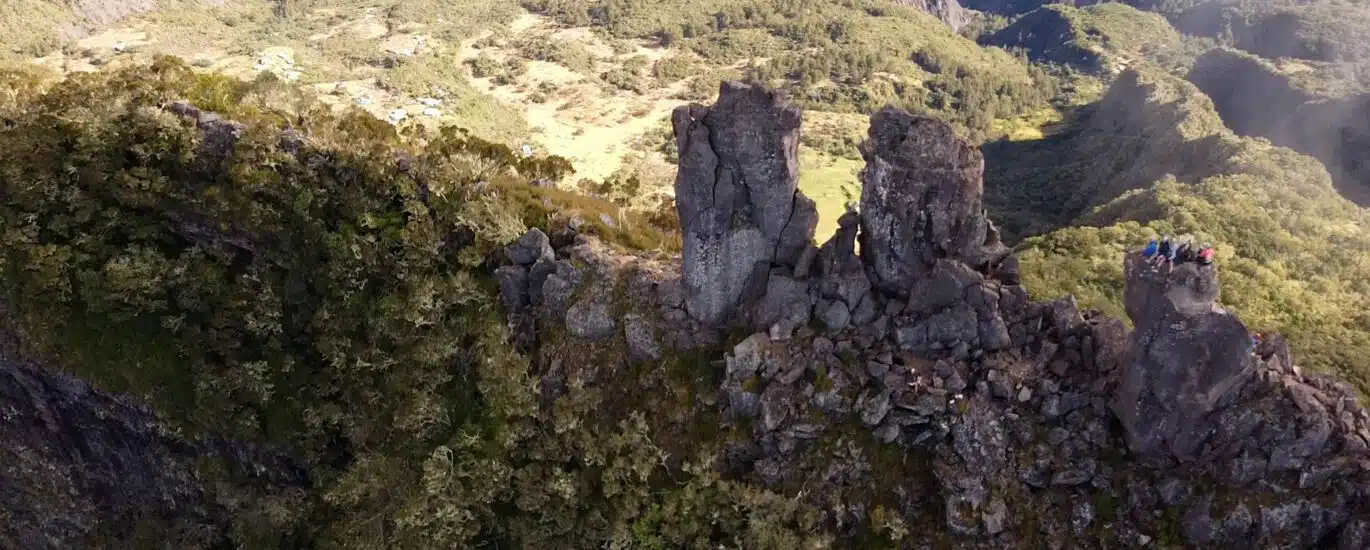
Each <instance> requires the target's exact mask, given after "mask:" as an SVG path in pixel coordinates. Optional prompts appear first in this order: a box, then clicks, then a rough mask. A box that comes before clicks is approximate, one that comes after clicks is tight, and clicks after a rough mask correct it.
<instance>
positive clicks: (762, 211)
mask: <svg viewBox="0 0 1370 550" xmlns="http://www.w3.org/2000/svg"><path fill="white" fill-rule="evenodd" d="M800 119H801V116H800V113H799V109H797V108H794V107H792V106H790V105H788V104H786V103H785V102H784V100H783V99H782V98H781V97H779V96H778V95H777V94H776V93H775V92H773V91H770V90H766V89H763V88H760V87H753V86H750V85H747V84H743V83H740V82H725V83H724V84H723V85H722V87H721V89H720V90H719V97H718V102H717V103H716V104H714V105H713V106H711V107H704V106H702V105H698V104H692V105H689V106H683V107H678V108H676V110H675V112H674V113H672V115H671V122H672V126H673V127H674V130H675V136H676V143H677V146H678V148H679V150H680V170H679V171H678V173H677V174H676V183H675V193H676V208H677V211H678V213H679V214H680V221H681V224H680V225H681V229H682V233H683V240H684V252H683V255H684V257H683V261H684V264H685V271H684V279H683V282H684V285H685V304H686V310H687V311H689V312H690V314H691V315H692V316H694V317H695V318H696V319H699V320H700V321H702V322H704V323H706V324H710V325H719V324H722V323H723V322H725V321H726V320H728V318H729V316H730V315H731V314H732V313H734V312H735V311H736V309H737V307H738V306H739V305H740V302H741V301H742V298H743V295H744V293H746V292H748V291H749V290H751V291H755V290H757V289H764V288H766V279H767V277H768V275H769V273H770V269H771V267H772V266H773V265H780V266H787V267H791V268H792V267H794V266H795V265H796V264H797V263H798V262H799V257H800V255H801V254H802V253H803V251H804V249H805V247H806V246H808V244H809V242H810V241H812V240H813V231H814V226H815V225H816V224H817V222H818V214H817V211H816V210H815V209H814V204H813V201H812V200H809V199H808V198H807V197H805V196H804V194H803V193H801V192H800V191H799V158H798V150H799V149H798V148H799V124H800Z"/></svg>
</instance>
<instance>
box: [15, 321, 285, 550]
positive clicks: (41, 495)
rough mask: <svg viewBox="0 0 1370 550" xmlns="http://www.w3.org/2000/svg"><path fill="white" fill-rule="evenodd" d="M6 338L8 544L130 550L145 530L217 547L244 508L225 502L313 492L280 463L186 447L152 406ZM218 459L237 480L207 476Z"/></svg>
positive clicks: (244, 449)
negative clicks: (29, 354)
mask: <svg viewBox="0 0 1370 550" xmlns="http://www.w3.org/2000/svg"><path fill="white" fill-rule="evenodd" d="M0 340H2V341H0V547H3V548H25V549H35V550H36V549H45V548H52V549H58V548H120V547H123V548H127V547H131V546H133V545H134V543H133V540H134V538H135V536H136V535H137V534H138V531H139V530H140V529H142V530H147V531H146V532H145V533H143V535H144V536H146V534H147V533H151V532H165V533H166V536H165V538H161V539H160V540H162V541H164V542H165V543H166V544H169V545H174V546H176V547H178V548H210V547H216V546H219V545H223V544H227V543H228V541H229V538H228V536H229V533H230V531H231V528H232V518H233V517H234V516H235V514H236V513H238V512H241V510H232V509H230V508H228V507H226V504H228V503H229V502H232V501H233V499H239V500H240V501H241V502H249V503H255V502H259V501H258V499H261V498H264V497H266V496H267V495H273V494H274V495H280V494H282V493H284V492H286V491H288V490H289V489H291V488H299V489H303V488H306V487H307V485H308V480H307V479H306V478H305V475H304V473H303V470H301V469H300V468H299V467H297V466H296V465H295V464H293V463H292V462H291V461H290V460H289V459H288V458H286V457H284V456H281V455H276V454H271V453H268V452H264V451H262V450H259V449H255V448H253V447H251V446H249V445H246V444H242V443H238V442H232V441H223V440H204V441H193V440H187V439H185V438H183V437H180V436H178V435H175V434H174V433H173V431H172V430H170V429H168V428H167V427H165V426H164V425H162V424H161V422H160V421H159V420H158V419H157V417H156V416H154V415H153V413H152V412H151V411H149V410H147V409H145V408H142V407H137V406H134V405H131V404H129V403H128V402H126V401H124V400H123V399H121V398H119V397H116V396H111V395H108V394H105V393H102V392H99V391H96V390H94V389H92V388H91V387H90V386H89V385H87V384H86V383H84V382H82V381H80V380H77V379H74V378H71V377H69V376H66V375H62V374H57V373H54V372H51V371H49V370H47V368H45V367H44V366H41V365H38V364H35V363H33V362H30V361H27V360H25V359H24V358H22V357H20V356H19V355H17V353H16V349H17V348H16V342H15V341H14V339H13V337H12V335H11V334H9V333H0ZM214 462H218V463H219V464H220V465H222V467H224V468H225V470H226V473H227V475H228V476H230V478H231V479H232V480H233V482H231V483H230V482H229V480H228V479H216V478H215V477H213V475H211V474H209V472H208V471H207V470H203V469H201V467H202V466H204V465H205V464H210V463H214ZM215 483H220V484H221V485H218V486H217V487H216V486H214V485H213V484H215ZM234 485H236V487H234ZM253 487H255V489H247V488H253ZM234 490H236V491H240V493H239V494H237V495H232V496H230V495H231V491H234ZM211 492H215V493H218V494H219V496H221V497H227V498H226V499H225V501H220V500H216V498H215V497H213V496H212V495H211ZM248 515H250V514H248ZM121 541H122V542H121Z"/></svg>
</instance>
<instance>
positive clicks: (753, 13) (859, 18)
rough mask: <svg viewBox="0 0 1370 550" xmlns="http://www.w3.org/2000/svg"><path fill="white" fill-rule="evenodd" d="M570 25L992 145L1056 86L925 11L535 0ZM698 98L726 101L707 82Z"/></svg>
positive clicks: (803, 100) (841, 107) (886, 6)
mask: <svg viewBox="0 0 1370 550" xmlns="http://www.w3.org/2000/svg"><path fill="white" fill-rule="evenodd" d="M525 5H526V6H527V7H528V8H529V9H531V10H534V11H536V12H539V13H544V14H548V15H551V16H553V17H555V18H556V19H557V20H558V21H560V22H562V23H565V24H568V25H576V26H580V25H594V26H597V27H600V28H604V29H605V30H607V31H608V32H609V33H610V34H611V35H612V36H615V37H619V38H644V39H656V40H659V41H661V42H662V43H663V44H667V45H679V46H681V47H683V48H685V49H687V50H689V51H692V52H694V53H695V54H697V55H699V56H700V57H701V58H703V59H704V60H705V61H707V62H708V63H710V64H711V65H714V66H731V65H734V64H736V63H738V62H742V61H746V60H753V59H755V60H764V62H758V63H756V66H755V67H754V68H753V71H754V74H755V77H756V78H759V79H761V80H763V81H767V82H774V83H777V84H780V85H782V86H783V87H786V88H789V89H790V90H791V91H792V92H793V94H792V95H793V97H794V99H795V100H796V102H797V103H799V104H800V105H802V106H804V107H806V108H810V109H821V110H833V111H845V112H867V113H868V112H872V111H874V110H875V109H878V108H880V107H882V106H884V105H885V104H887V103H894V104H896V105H899V106H901V107H905V108H907V109H909V110H911V111H914V112H922V113H929V114H932V115H934V116H938V117H941V118H945V119H947V120H949V121H952V122H953V123H955V124H957V125H959V126H960V127H961V128H962V129H963V130H965V131H966V132H968V133H970V134H972V135H974V136H981V135H984V134H985V132H986V131H987V130H989V129H990V127H991V124H992V123H993V121H994V119H997V118H1004V117H1009V116H1013V115H1016V114H1019V113H1023V112H1028V111H1032V110H1035V109H1038V108H1041V107H1042V106H1045V105H1046V104H1047V102H1048V100H1050V99H1052V98H1053V97H1055V95H1056V92H1057V89H1056V84H1055V79H1053V78H1052V77H1050V76H1049V75H1048V74H1047V73H1046V72H1045V71H1043V70H1040V69H1037V68H1034V67H1031V66H1029V65H1028V64H1027V63H1024V62H1023V61H1022V60H1021V59H1018V58H1015V57H1014V56H1012V55H1010V54H1008V53H1007V52H1004V51H1002V50H996V49H982V48H979V47H977V46H976V44H975V43H974V42H972V41H970V40H967V39H966V38H963V37H961V36H958V35H956V34H954V33H952V32H951V30H950V29H948V28H947V27H946V25H944V24H942V23H941V22H940V21H938V20H936V19H935V18H933V17H931V16H929V15H928V14H926V13H923V12H921V11H919V10H917V9H915V8H909V7H906V6H900V5H897V4H894V3H891V2H887V1H884V0H847V1H844V2H839V3H823V2H801V3H797V4H795V3H783V2H775V1H770V0H755V1H749V2H743V3H740V4H739V3H725V2H720V1H716V0H691V1H688V2H662V1H660V0H629V1H626V2H623V1H614V2H609V1H608V0H529V1H528V2H525ZM695 82H697V83H700V84H698V86H700V87H699V88H693V87H692V89H691V92H690V93H689V94H687V97H688V98H690V99H696V98H699V99H703V98H705V97H709V96H708V95H706V94H711V93H713V92H714V91H716V88H717V85H716V82H717V78H714V76H713V75H706V76H702V77H701V78H699V79H697V80H696V81H695Z"/></svg>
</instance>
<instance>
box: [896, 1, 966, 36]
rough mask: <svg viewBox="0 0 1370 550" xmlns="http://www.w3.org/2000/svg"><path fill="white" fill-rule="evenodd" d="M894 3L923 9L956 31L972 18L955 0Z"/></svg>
mask: <svg viewBox="0 0 1370 550" xmlns="http://www.w3.org/2000/svg"><path fill="white" fill-rule="evenodd" d="M895 3H896V4H901V5H905V6H909V7H912V8H917V9H920V10H923V11H925V12H927V13H928V14H929V15H931V16H933V17H936V18H938V19H940V20H941V21H942V22H943V23H946V24H947V26H948V27H951V30H953V31H956V32H960V31H961V29H963V28H965V26H966V25H968V24H970V22H971V19H972V14H971V12H969V11H967V10H966V8H963V7H961V4H960V3H959V2H957V1H956V0H896V1H895Z"/></svg>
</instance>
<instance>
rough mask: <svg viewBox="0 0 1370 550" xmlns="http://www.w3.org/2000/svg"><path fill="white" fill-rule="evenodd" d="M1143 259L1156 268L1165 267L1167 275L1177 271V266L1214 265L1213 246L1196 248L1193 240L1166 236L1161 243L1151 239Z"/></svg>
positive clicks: (1208, 244) (1143, 251)
mask: <svg viewBox="0 0 1370 550" xmlns="http://www.w3.org/2000/svg"><path fill="white" fill-rule="evenodd" d="M1142 257H1143V258H1146V261H1147V263H1148V264H1150V265H1152V266H1154V267H1160V266H1162V265H1164V266H1165V269H1166V272H1167V273H1168V272H1170V270H1172V269H1175V264H1182V263H1186V262H1194V263H1196V264H1199V267H1206V266H1211V265H1213V245H1212V244H1210V243H1204V244H1203V246H1195V245H1194V243H1193V239H1190V238H1186V239H1184V240H1179V239H1173V238H1171V237H1170V236H1169V235H1166V236H1164V237H1162V238H1161V239H1160V240H1159V241H1157V240H1156V239H1151V242H1148V243H1146V248H1144V249H1142Z"/></svg>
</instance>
